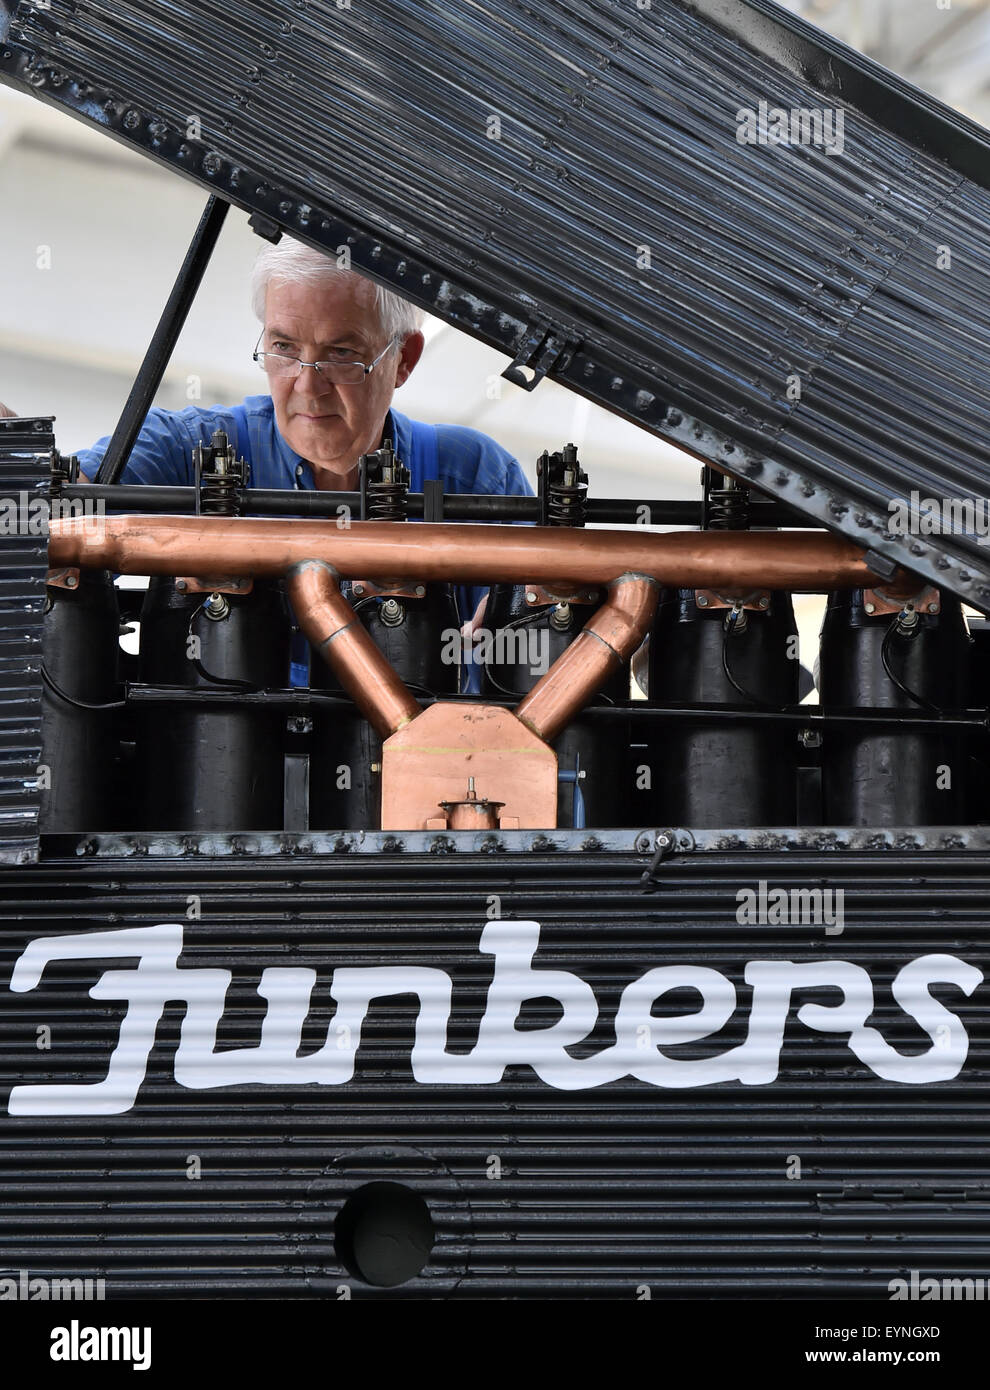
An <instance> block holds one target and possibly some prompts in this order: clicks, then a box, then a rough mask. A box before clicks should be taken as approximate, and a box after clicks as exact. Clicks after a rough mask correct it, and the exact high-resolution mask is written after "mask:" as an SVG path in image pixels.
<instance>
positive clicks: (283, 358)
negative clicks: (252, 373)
mask: <svg viewBox="0 0 990 1390" xmlns="http://www.w3.org/2000/svg"><path fill="white" fill-rule="evenodd" d="M264 336H265V330H264V329H262V330H261V332H260V333H259V334H258V343H260V342H261V340H262V338H263V337H264ZM401 341H402V335H401V334H399V333H396V334H393V336H392V337H391V338H390V339H389V340H388V342H387V343H386V344H385V346H384V347H383V348H382V350H381V352H380V353H379V354H378V356H377V357H376V358H375V360H374V362H372V363H370V364H369V365H367V366H366V365H365V363H364V362H337V361H329V362H327V361H324V362H304V361H303V360H302V358H301V357H293V356H292V355H291V354H290V353H288V352H259V351H258V343H255V345H254V352H253V353H252V354H251V356H252V358H253V360H254V361H255V362H259V363H260V364H261V366H262V367H263V368H264V366H265V361H264V359H265V358H266V357H277V358H278V359H279V361H280V362H295V364H296V372H295V373H294V375H295V376H298V375H299V373H300V372H301V371H302V369H303V367H314V368H315V369H316V371H317V373H318V374H319V375H320V376H321V377H323V379H324V380H325V381H329V382H330V383H331V385H338V386H347V385H351V386H357V385H358V384H359V383H360V382H361V381H367V379H368V377H369V376H370V375H371V373H372V372H373V371H374V370H375V368H376V367H377V366H378V364H379V362H380V361H381V360H382V358H383V357H384V356H385V355H386V354H387V353H389V352H391V350H392V348H394V347H395V345H396V343H399V342H401ZM326 367H360V368H361V370H362V371H363V372H364V376H363V377H358V378H356V379H355V380H354V381H353V382H346V381H341V382H334V380H333V378H332V377H330V376H328V375H327V373H326V371H325V370H324V369H325V368H326ZM266 370H267V369H266Z"/></svg>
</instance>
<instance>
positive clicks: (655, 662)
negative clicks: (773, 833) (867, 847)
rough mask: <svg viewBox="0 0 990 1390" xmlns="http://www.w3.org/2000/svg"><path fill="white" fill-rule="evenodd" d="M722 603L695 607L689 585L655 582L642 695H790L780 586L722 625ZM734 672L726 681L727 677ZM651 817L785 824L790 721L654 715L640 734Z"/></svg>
mask: <svg viewBox="0 0 990 1390" xmlns="http://www.w3.org/2000/svg"><path fill="white" fill-rule="evenodd" d="M730 611H731V610H729V609H726V608H703V607H700V606H699V605H698V603H697V602H696V599H695V592H694V590H693V589H679V590H670V589H668V590H665V591H664V593H663V594H662V595H661V600H660V606H659V608H658V611H657V616H656V619H655V621H654V625H653V631H652V633H651V636H650V656H649V699H650V702H651V703H676V704H685V703H687V704H695V703H697V704H717V705H732V706H738V707H742V708H743V709H745V708H746V707H748V706H752V707H753V708H757V709H768V708H779V707H780V706H781V705H788V704H794V703H796V702H797V698H798V670H799V663H798V660H797V643H796V636H797V628H796V626H795V623H794V610H793V607H792V605H791V599H790V595H789V594H786V593H780V592H775V593H773V594H771V595H770V601H769V605H768V607H767V608H766V609H765V610H763V611H751V610H744V615H743V616H742V618H740V619H739V620H738V621H737V622H735V623H732V624H730V625H729V626H727V621H726V620H727V615H728V614H729V613H730ZM733 682H735V684H733ZM647 743H648V750H649V758H648V764H649V767H650V772H651V787H652V793H653V796H652V800H653V806H654V818H655V820H656V822H657V823H658V824H665V825H684V826H698V827H699V828H712V827H716V826H727V827H738V828H743V827H748V826H757V825H793V824H794V823H795V819H796V812H797V806H796V801H797V791H796V788H797V756H796V752H797V740H796V736H795V733H794V731H793V730H790V729H786V728H780V727H777V726H775V725H773V724H770V723H751V724H747V723H746V722H745V720H744V719H740V720H739V721H738V722H732V723H725V722H721V721H718V722H716V721H715V720H709V721H701V720H699V722H698V723H697V724H694V723H692V722H688V721H685V720H682V719H678V720H676V721H664V720H663V719H662V716H658V720H657V724H656V726H655V727H654V730H653V731H651V735H650V736H649V738H648V741H647Z"/></svg>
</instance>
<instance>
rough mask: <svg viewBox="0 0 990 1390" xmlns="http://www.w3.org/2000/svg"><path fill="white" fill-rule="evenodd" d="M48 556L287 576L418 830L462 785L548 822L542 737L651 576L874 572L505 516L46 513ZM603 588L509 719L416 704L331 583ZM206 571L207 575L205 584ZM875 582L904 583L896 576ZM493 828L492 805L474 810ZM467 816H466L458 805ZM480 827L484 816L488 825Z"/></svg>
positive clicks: (705, 540) (590, 680)
mask: <svg viewBox="0 0 990 1390" xmlns="http://www.w3.org/2000/svg"><path fill="white" fill-rule="evenodd" d="M49 563H50V564H51V565H52V566H57V567H76V566H87V567H93V568H98V569H109V570H114V571H117V572H118V573H123V574H166V575H183V576H192V577H194V578H201V579H204V580H209V579H210V578H211V577H214V576H218V575H219V576H222V577H224V578H225V579H226V580H227V581H228V582H229V581H231V580H236V579H238V578H257V577H262V576H269V577H283V576H284V577H285V580H286V585H287V589H288V594H289V598H290V600H291V602H292V605H293V608H294V610H295V613H296V616H297V618H298V620H299V624H300V626H301V628H302V630H303V631H304V632H305V634H306V636H307V637H308V639H309V641H310V643H311V644H312V645H313V646H314V647H316V648H317V650H318V651H319V652H320V653H321V654H322V655H323V656H324V657H325V659H326V660H327V661H329V662H330V664H331V665H332V667H333V669H334V670H335V672H336V673H337V676H338V678H339V680H340V682H341V684H342V685H343V687H344V689H345V690H346V691H347V692H348V694H349V695H350V696H351V697H352V699H353V700H354V701H355V703H356V704H357V706H358V707H359V709H360V710H361V711H362V713H363V714H364V715H365V717H366V718H367V719H368V720H369V722H370V723H371V724H372V725H373V727H374V728H375V730H376V731H377V732H378V734H379V735H380V736H381V737H382V739H383V740H385V745H384V751H383V765H382V771H383V776H382V826H383V828H386V829H393V828H395V829H406V828H408V829H415V828H423V827H425V826H426V825H427V824H429V823H430V821H431V820H432V821H436V820H437V819H438V818H437V816H436V812H437V810H438V803H442V804H443V805H444V809H445V810H447V812H448V816H449V820H448V823H449V824H455V825H459V824H460V823H461V821H462V819H464V818H465V817H462V815H461V812H462V811H463V809H464V808H463V805H462V802H463V796H464V793H463V788H464V786H465V784H466V778H467V776H468V775H469V774H471V775H474V774H476V773H477V774H481V775H482V781H480V782H479V784H478V796H479V797H480V798H482V799H483V800H484V801H485V803H486V804H487V805H489V806H494V805H495V804H498V805H499V809H501V806H502V805H503V804H504V806H505V808H506V812H507V814H506V816H505V817H499V820H500V822H503V823H515V824H518V825H519V826H520V827H521V828H523V829H530V828H552V827H553V826H554V825H555V823H556V795H557V791H556V784H557V766H556V757H555V755H554V753H553V751H552V749H551V748H550V747H549V746H548V745H549V743H550V741H551V740H552V739H553V738H555V737H556V735H557V734H558V733H560V732H561V730H563V729H564V728H566V726H567V725H568V723H569V722H570V721H571V720H572V719H573V718H574V716H575V715H576V714H577V713H578V711H579V710H581V709H582V708H583V707H584V705H585V704H587V703H588V701H589V700H590V699H591V698H592V697H593V696H594V695H595V694H596V692H597V691H598V690H600V689H601V687H602V686H603V685H604V684H605V683H606V681H607V680H608V678H609V677H610V676H611V675H612V674H613V672H615V671H616V670H617V669H618V668H619V667H620V666H621V665H622V664H623V663H624V662H626V661H628V660H629V659H630V657H631V656H632V655H633V653H634V652H635V650H636V649H637V647H638V646H639V645H640V643H641V642H642V640H643V638H644V637H645V636H646V633H647V632H648V630H649V627H650V623H651V622H652V619H653V615H654V613H655V611H656V606H657V601H658V598H659V592H660V586H661V585H668V586H671V587H678V588H695V589H717V590H719V591H728V590H732V591H737V592H740V593H746V592H748V591H751V590H753V589H756V588H766V589H785V590H790V591H794V592H811V593H815V592H823V591H826V590H830V589H839V588H871V587H875V586H876V585H877V583H878V582H883V579H882V577H881V576H878V575H876V574H875V573H874V572H873V571H872V570H870V569H869V567H868V566H867V564H866V561H865V559H864V554H863V551H862V550H861V549H859V548H858V547H857V546H855V545H853V544H852V542H850V541H844V540H838V539H836V538H835V537H833V536H830V535H821V534H814V535H808V534H806V533H804V534H801V533H798V534H795V533H792V532H774V533H750V532H710V531H709V532H703V533H699V532H689V533H683V532H682V533H675V534H669V533H668V534H660V535H658V534H654V533H650V532H646V531H641V530H630V531H585V530H577V529H574V530H571V529H566V528H542V527H532V526H527V527H520V526H511V525H493V524H479V525H463V524H456V525H451V524H431V523H422V524H418V525H416V526H408V527H407V526H403V527H396V526H395V525H394V523H391V522H355V523H353V524H352V525H349V526H347V527H343V528H340V527H338V525H337V524H336V523H335V522H324V521H313V520H292V521H282V520H277V519H269V518H258V517H229V518H228V517H142V516H137V517H107V518H101V521H100V524H99V525H98V526H96V527H93V526H92V524H91V522H90V520H89V519H88V518H73V519H68V520H66V519H56V520H53V521H52V523H51V527H50V540H49ZM369 575H371V576H373V577H374V580H375V582H376V583H377V584H379V585H385V586H386V587H387V586H388V585H394V584H396V583H397V582H401V581H409V580H416V581H417V582H418V583H420V584H425V583H429V582H441V583H443V582H451V583H453V582H460V583H472V582H474V583H483V584H492V583H506V584H513V583H515V584H518V583H527V584H545V585H549V586H552V587H554V588H555V590H556V591H561V592H564V591H566V589H567V587H568V586H576V585H577V586H580V585H584V586H585V587H587V586H589V585H591V586H596V585H597V586H605V585H607V586H608V589H609V596H608V599H607V601H606V603H604V604H603V605H602V607H601V608H600V609H599V610H598V612H597V613H596V614H595V615H594V616H593V617H592V618H591V619H590V620H589V622H588V623H587V624H586V625H585V627H584V628H583V629H582V631H581V632H580V634H579V635H578V637H577V638H576V639H575V641H574V642H573V643H572V644H571V645H570V646H569V647H568V648H567V650H566V651H565V652H564V653H563V655H562V656H560V657H559V658H558V660H557V661H556V662H555V663H554V665H553V666H552V667H551V668H550V670H549V671H548V672H547V673H546V674H545V675H544V676H543V677H542V678H541V679H540V680H539V681H538V682H537V684H536V685H535V686H534V687H533V689H532V690H531V691H530V692H529V694H528V695H526V696H525V697H524V698H523V700H522V701H521V702H520V704H519V705H518V707H517V708H516V710H515V713H514V714H511V713H510V712H509V711H508V710H505V709H502V708H499V707H496V706H488V705H479V704H467V705H458V704H452V703H447V704H436V705H433V706H432V707H431V708H430V709H429V710H427V711H426V713H425V714H424V712H423V710H422V709H421V707H420V705H419V704H418V702H417V701H416V700H415V699H414V698H413V696H412V694H411V692H410V691H409V690H408V689H407V688H406V687H405V685H404V684H403V683H402V681H401V679H400V678H399V676H398V675H397V673H396V672H395V671H394V670H393V669H392V667H391V666H390V665H389V663H388V662H387V661H386V659H385V657H384V656H383V655H382V654H381V652H380V651H379V650H378V648H377V647H376V646H375V644H374V642H373V641H372V639H371V637H370V636H369V634H368V633H367V631H366V630H365V628H364V627H363V626H362V624H361V622H360V620H359V619H358V618H357V617H356V615H355V613H354V610H353V608H352V607H351V605H350V604H349V603H348V602H347V601H346V600H345V599H344V597H343V596H342V594H341V592H340V587H339V580H340V579H341V578H347V579H367V577H368V576H369ZM215 582H219V581H215ZM886 584H887V586H888V589H889V590H891V591H897V592H899V591H900V590H901V589H902V588H905V589H909V588H910V589H912V591H913V589H916V588H917V587H918V581H917V580H914V579H912V577H910V576H908V575H906V573H905V572H904V571H898V573H897V575H896V576H895V577H894V578H893V580H892V579H890V578H889V577H888V578H887V579H886ZM487 814H488V820H489V821H490V820H491V819H492V818H493V817H494V816H495V815H496V814H497V813H496V812H495V811H489V812H488V813H487ZM466 819H467V820H469V821H472V822H473V821H476V820H477V819H478V817H477V813H476V812H475V813H474V814H473V816H467V817H466ZM489 828H490V826H489Z"/></svg>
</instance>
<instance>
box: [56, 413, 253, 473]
mask: <svg viewBox="0 0 990 1390" xmlns="http://www.w3.org/2000/svg"><path fill="white" fill-rule="evenodd" d="M223 428H227V429H228V432H229V428H230V427H229V425H227V424H226V423H225V421H224V420H222V419H219V418H218V417H217V416H216V415H215V413H214V412H212V411H208V410H200V409H197V408H196V407H195V406H193V407H190V408H188V409H186V410H180V411H174V410H162V409H161V408H160V407H159V406H152V408H151V409H150V410H149V411H148V416H147V419H146V420H145V422H144V424H143V425H142V426H141V431H140V433H139V434H138V437H137V439H136V440H135V441H134V448H133V449H132V450H131V456H130V458H129V459H128V460H127V465H126V467H125V468H124V471H123V473H121V475H120V479H119V481H120V482H122V483H150V484H154V485H157V486H159V487H191V486H192V484H193V462H192V451H193V449H194V448H195V446H196V445H197V444H199V443H205V444H208V443H209V442H210V436H211V434H212V433H213V430H214V429H223ZM109 443H110V436H109V435H104V437H103V438H102V439H98V440H97V441H96V443H95V444H94V445H93V447H92V448H91V449H79V450H77V451H76V452H77V457H78V459H79V467H80V468H81V470H82V472H83V473H84V474H85V475H86V477H87V478H89V479H90V481H92V480H93V479H94V478H95V477H96V470H97V469H98V468H99V466H100V463H101V461H102V459H103V455H104V454H105V453H106V449H107V445H108V444H109Z"/></svg>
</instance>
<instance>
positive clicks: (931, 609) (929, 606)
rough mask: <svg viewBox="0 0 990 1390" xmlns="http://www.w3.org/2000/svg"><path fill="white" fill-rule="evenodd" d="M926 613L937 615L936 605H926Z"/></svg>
mask: <svg viewBox="0 0 990 1390" xmlns="http://www.w3.org/2000/svg"><path fill="white" fill-rule="evenodd" d="M928 611H929V613H937V612H938V611H939V610H938V604H937V603H930V604H929V605H928Z"/></svg>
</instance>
